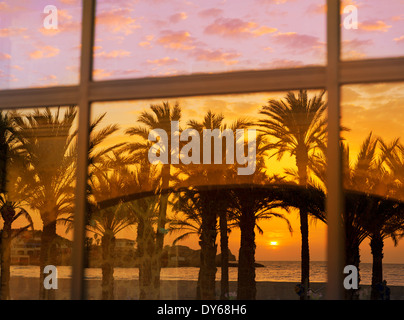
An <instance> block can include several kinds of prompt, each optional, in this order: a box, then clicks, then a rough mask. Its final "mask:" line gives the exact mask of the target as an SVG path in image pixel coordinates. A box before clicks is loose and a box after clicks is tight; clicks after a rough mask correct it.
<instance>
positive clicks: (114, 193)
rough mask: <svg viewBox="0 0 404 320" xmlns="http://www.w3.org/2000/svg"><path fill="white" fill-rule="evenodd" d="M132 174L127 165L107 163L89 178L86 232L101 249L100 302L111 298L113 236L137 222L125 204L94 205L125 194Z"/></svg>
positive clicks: (117, 157) (112, 295)
mask: <svg viewBox="0 0 404 320" xmlns="http://www.w3.org/2000/svg"><path fill="white" fill-rule="evenodd" d="M114 157H115V159H114V160H115V161H114V162H115V163H122V159H121V158H120V155H118V154H117V153H114ZM133 178H134V176H133V173H132V172H131V171H130V170H129V168H128V167H127V166H125V167H119V166H117V167H114V165H111V163H110V162H107V161H105V163H104V164H101V165H97V166H96V167H95V169H94V171H93V174H92V175H91V179H90V186H91V190H92V192H91V196H90V198H89V200H90V206H91V215H90V216H91V218H90V221H89V225H88V226H87V229H88V231H90V232H92V233H94V234H97V235H98V236H100V238H101V248H102V261H103V262H102V299H103V300H113V299H114V251H115V241H116V235H117V234H118V233H119V232H121V231H122V230H124V229H125V228H127V227H129V226H132V225H134V224H135V223H136V222H137V219H136V217H135V215H134V214H133V212H132V210H131V208H130V206H129V205H128V204H127V203H118V204H116V205H114V206H111V207H109V208H103V209H99V208H98V203H99V202H101V201H103V200H105V199H106V198H109V197H119V196H121V195H122V194H123V193H127V192H129V190H128V189H130V186H131V183H132V181H133Z"/></svg>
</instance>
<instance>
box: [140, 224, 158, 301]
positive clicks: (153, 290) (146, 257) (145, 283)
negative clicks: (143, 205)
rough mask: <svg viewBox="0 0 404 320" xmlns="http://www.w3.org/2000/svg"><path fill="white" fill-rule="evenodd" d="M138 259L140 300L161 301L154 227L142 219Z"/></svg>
mask: <svg viewBox="0 0 404 320" xmlns="http://www.w3.org/2000/svg"><path fill="white" fill-rule="evenodd" d="M137 243H138V249H137V250H138V259H139V299H140V300H157V299H159V294H160V287H159V285H158V282H156V281H155V279H157V277H158V275H159V273H157V272H156V271H157V270H156V268H155V267H153V265H154V264H155V261H154V260H155V257H156V254H155V246H156V244H155V239H154V232H153V227H152V225H151V222H150V220H149V219H147V218H146V219H140V220H139V224H138V236H137Z"/></svg>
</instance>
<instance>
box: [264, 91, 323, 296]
mask: <svg viewBox="0 0 404 320" xmlns="http://www.w3.org/2000/svg"><path fill="white" fill-rule="evenodd" d="M324 93H325V92H322V93H320V94H319V95H315V96H314V97H313V98H311V99H309V97H308V94H307V90H300V91H299V93H298V95H297V96H296V95H295V93H293V92H288V93H287V95H286V97H285V100H279V101H277V100H270V101H269V102H268V105H266V106H263V107H262V109H261V111H260V114H262V115H264V116H265V118H263V119H262V120H260V121H259V125H260V126H261V131H262V133H263V134H264V135H265V136H268V137H271V138H275V140H276V141H275V142H274V143H270V144H269V146H270V148H273V149H274V150H276V152H275V154H274V155H277V158H278V160H280V159H281V158H282V156H283V155H284V154H285V153H289V154H290V155H292V156H294V157H295V159H296V166H297V170H298V177H299V184H300V185H301V186H307V182H308V170H309V169H310V168H311V167H312V166H311V162H312V159H314V157H313V155H315V154H316V152H321V151H324V150H325V148H326V133H327V127H326V119H325V112H326V108H327V105H326V103H325V102H324V101H323V96H324ZM299 211H300V230H301V237H302V250H301V284H302V286H303V288H304V292H303V295H302V296H301V298H302V299H306V298H307V289H308V288H309V283H310V253H309V227H308V212H307V209H306V208H304V207H303V206H302V207H300V208H299Z"/></svg>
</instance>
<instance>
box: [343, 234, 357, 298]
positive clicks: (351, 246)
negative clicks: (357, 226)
mask: <svg viewBox="0 0 404 320" xmlns="http://www.w3.org/2000/svg"><path fill="white" fill-rule="evenodd" d="M346 230H349V229H348V228H347V227H346ZM349 234H350V233H349V231H348V233H347V235H346V239H347V240H346V242H345V254H346V258H345V260H346V265H352V266H355V267H356V268H357V269H358V286H359V283H360V273H359V263H360V253H359V245H360V244H359V240H358V239H357V237H355V236H354V235H351V236H349ZM345 299H347V300H358V299H359V292H358V290H356V289H350V290H345Z"/></svg>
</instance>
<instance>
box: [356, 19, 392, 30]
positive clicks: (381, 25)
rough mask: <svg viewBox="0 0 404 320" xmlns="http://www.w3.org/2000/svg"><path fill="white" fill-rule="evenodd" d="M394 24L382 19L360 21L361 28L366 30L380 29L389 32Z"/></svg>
mask: <svg viewBox="0 0 404 320" xmlns="http://www.w3.org/2000/svg"><path fill="white" fill-rule="evenodd" d="M391 27H392V26H390V25H387V24H386V23H385V22H384V21H381V20H377V21H375V20H366V21H363V22H362V23H359V29H360V30H365V31H370V32H374V31H380V32H387V31H389V29H390V28H391Z"/></svg>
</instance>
